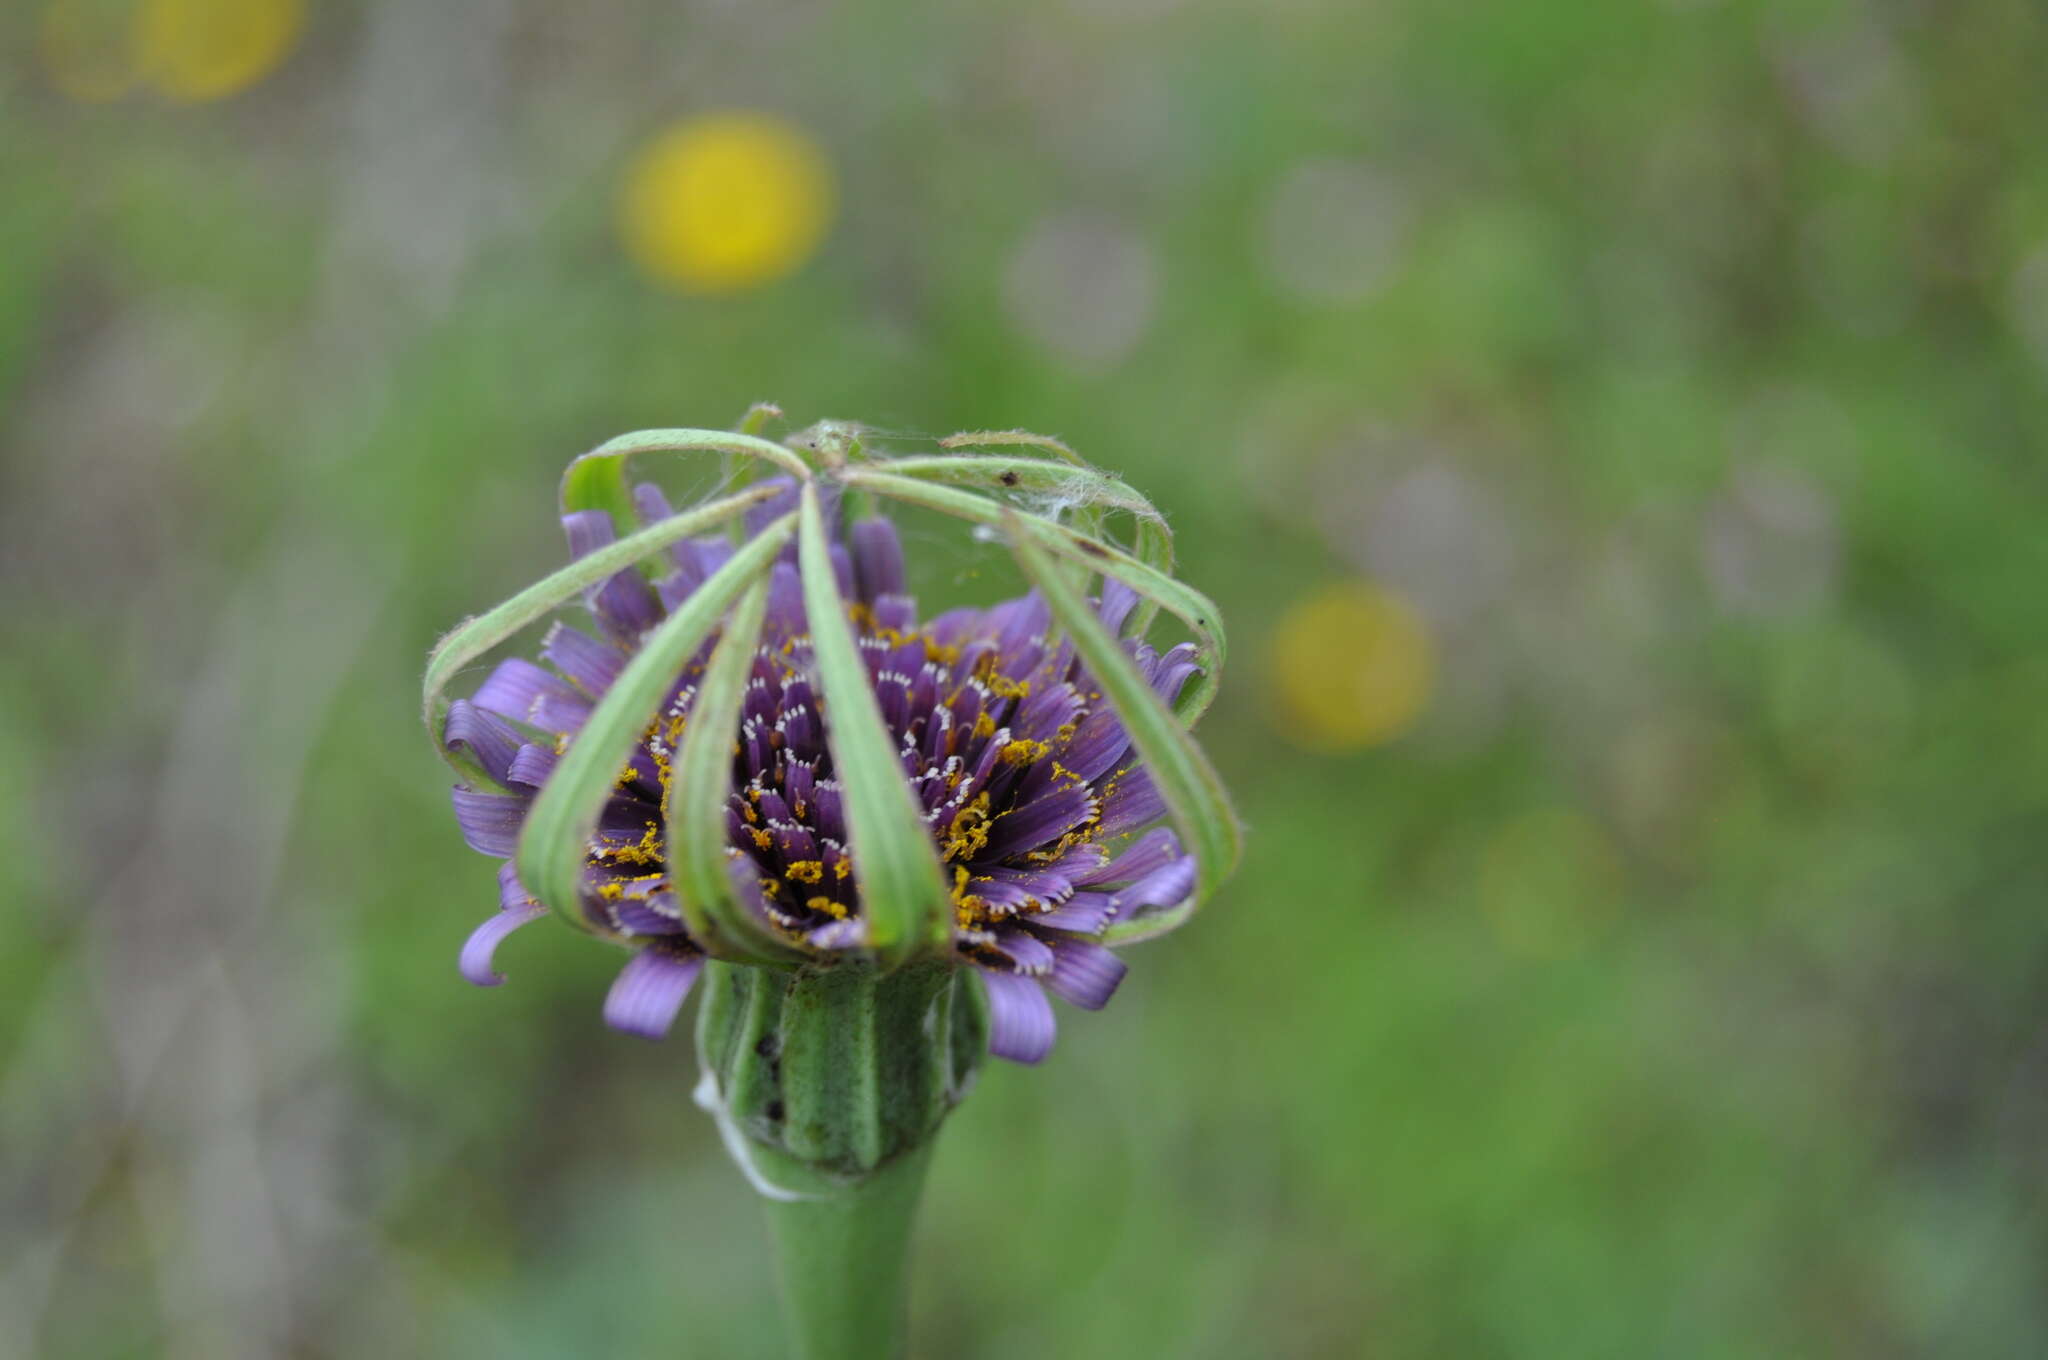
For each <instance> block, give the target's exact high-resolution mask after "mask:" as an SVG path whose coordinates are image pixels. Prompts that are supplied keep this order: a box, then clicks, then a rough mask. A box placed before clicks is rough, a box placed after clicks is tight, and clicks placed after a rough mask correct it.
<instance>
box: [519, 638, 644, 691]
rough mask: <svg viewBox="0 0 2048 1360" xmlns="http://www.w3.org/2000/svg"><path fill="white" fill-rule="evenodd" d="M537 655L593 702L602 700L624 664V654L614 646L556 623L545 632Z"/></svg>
mask: <svg viewBox="0 0 2048 1360" xmlns="http://www.w3.org/2000/svg"><path fill="white" fill-rule="evenodd" d="M540 654H541V655H542V656H544V657H546V658H547V660H548V663H549V664H550V665H552V666H553V667H554V668H555V669H556V670H558V671H560V672H561V673H562V674H564V675H566V676H568V677H569V678H570V679H571V680H573V681H575V682H576V684H577V685H578V686H579V687H580V688H581V689H582V690H583V692H584V693H585V694H588V695H590V696H591V697H592V698H593V699H595V698H600V697H602V696H603V694H604V692H605V691H606V690H608V689H610V688H611V687H612V681H614V680H616V679H618V678H619V672H620V671H621V670H623V669H624V668H625V665H626V656H625V653H623V652H621V651H620V650H619V649H618V648H617V647H614V646H613V645H612V644H611V643H609V642H599V641H598V640H597V639H596V638H594V637H592V636H591V635H590V634H588V633H586V632H584V631H583V630H581V629H579V628H571V627H570V626H569V625H568V624H566V623H558V624H556V625H555V626H554V627H552V628H550V629H548V635H547V640H546V641H544V642H542V643H541V645H540Z"/></svg>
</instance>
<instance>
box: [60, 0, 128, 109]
mask: <svg viewBox="0 0 2048 1360" xmlns="http://www.w3.org/2000/svg"><path fill="white" fill-rule="evenodd" d="M129 28H130V17H129V13H128V6H127V5H126V4H125V3H119V2H118V0H51V2H50V3H49V4H48V5H46V6H44V7H43V22H42V25H41V28H40V30H39V31H38V34H37V39H38V46H39V51H40V55H41V57H42V60H43V70H44V72H45V73H47V74H48V76H49V77H50V83H51V84H52V85H54V86H56V87H57V91H58V93H60V94H62V95H63V96H64V97H65V98H67V99H75V100H77V101H78V102H80V103H81V104H103V103H106V102H107V101H109V100H113V99H119V98H120V97H121V96H122V95H124V94H126V93H128V91H129V90H130V89H131V88H132V87H133V86H134V84H135V70H134V66H133V65H132V63H131V62H130V60H129V51H130V49H129V44H130V38H129Z"/></svg>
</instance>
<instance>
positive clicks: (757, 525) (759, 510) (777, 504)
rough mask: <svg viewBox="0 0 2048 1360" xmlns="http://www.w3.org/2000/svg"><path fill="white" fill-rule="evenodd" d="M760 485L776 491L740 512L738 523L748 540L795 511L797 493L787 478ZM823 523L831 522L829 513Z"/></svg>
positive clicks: (764, 482)
mask: <svg viewBox="0 0 2048 1360" xmlns="http://www.w3.org/2000/svg"><path fill="white" fill-rule="evenodd" d="M761 485H762V486H764V487H769V486H772V487H774V488H776V491H775V494H774V495H772V496H770V497H769V498H768V499H767V500H765V501H756V502H754V504H752V505H750V506H748V507H747V508H746V509H745V510H744V511H743V512H741V515H740V522H741V523H742V524H744V525H745V526H746V531H747V537H748V538H752V537H753V536H754V535H755V534H758V533H760V532H761V531H762V530H763V529H765V528H767V527H768V526H769V525H771V524H773V523H774V522H775V521H776V520H778V519H781V518H782V517H783V516H784V515H786V514H788V513H789V512H790V511H792V510H794V509H796V504H797V497H798V494H799V493H798V491H797V485H796V482H795V481H794V480H792V479H791V478H788V477H770V478H768V479H767V480H765V481H763V482H762V483H761ZM819 509H821V510H822V509H825V507H824V506H823V505H822V504H821V505H820V506H819ZM825 522H826V523H827V524H830V523H831V522H832V517H831V515H830V514H829V513H827V515H826V516H825Z"/></svg>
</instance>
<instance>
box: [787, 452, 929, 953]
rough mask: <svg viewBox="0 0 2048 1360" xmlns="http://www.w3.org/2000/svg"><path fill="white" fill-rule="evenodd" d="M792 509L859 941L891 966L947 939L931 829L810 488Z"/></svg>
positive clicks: (821, 515)
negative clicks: (862, 936) (855, 887)
mask: <svg viewBox="0 0 2048 1360" xmlns="http://www.w3.org/2000/svg"><path fill="white" fill-rule="evenodd" d="M801 514H802V519H803V523H802V527H801V528H800V529H799V531H798V535H797V553H798V561H799V564H800V566H801V568H802V571H803V583H804V612H805V614H806V616H807V617H808V618H809V621H810V629H811V649H812V652H813V656H814V664H815V665H816V667H817V672H818V687H819V692H820V694H821V695H822V697H823V699H824V710H825V739H826V741H827V743H828V744H829V745H830V747H831V749H832V767H833V769H834V771H835V772H836V774H837V777H838V779H839V787H840V800H841V802H842V803H843V804H844V805H845V808H846V821H847V831H848V833H849V838H850V839H851V840H852V842H853V844H852V846H851V850H852V854H853V869H854V874H855V876H856V879H857V881H858V883H859V885H860V900H861V909H862V911H863V912H864V913H865V915H866V917H867V922H868V945H869V948H870V949H871V950H872V951H873V952H874V955H875V958H876V960H877V962H879V963H880V964H881V966H882V967H883V968H884V969H892V968H895V967H897V966H898V965H899V964H902V963H904V962H905V961H906V960H908V959H910V958H912V957H914V956H915V955H917V954H919V953H921V952H923V951H924V950H926V949H927V948H931V949H933V950H936V949H939V948H943V947H944V946H945V945H946V944H947V943H948V942H949V941H950V940H951V938H952V931H953V901H952V896H951V894H950V893H949V892H948V891H947V888H946V882H945V879H944V877H943V876H942V875H941V874H940V872H939V860H938V854H937V852H936V851H935V849H934V848H933V845H932V834H931V828H930V827H929V826H928V825H926V823H925V819H924V814H923V813H922V812H920V811H919V810H918V806H917V800H916V799H915V798H913V797H912V796H911V793H910V784H909V783H908V781H907V780H905V778H904V776H903V763H902V761H901V760H899V759H898V758H897V754H896V743H895V742H894V741H893V740H892V739H891V738H890V736H889V729H888V728H887V727H886V726H885V725H884V724H883V722H882V710H881V706H880V705H879V704H877V703H876V702H875V692H874V687H873V685H872V683H871V682H870V681H869V679H868V669H867V664H866V663H865V662H864V661H862V660H861V656H860V648H859V646H858V645H856V643H855V642H854V637H853V630H852V628H851V627H850V626H849V625H848V623H847V619H846V608H845V605H844V604H843V603H842V602H841V600H840V598H839V585H838V582H837V580H836V578H835V577H834V576H833V573H832V555H831V550H830V548H829V547H828V546H827V544H826V539H825V517H824V514H823V512H822V511H821V510H820V509H819V508H818V493H817V488H816V487H814V486H812V485H810V484H808V483H806V484H805V486H804V492H803V507H802V510H801Z"/></svg>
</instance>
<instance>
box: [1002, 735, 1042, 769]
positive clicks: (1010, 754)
mask: <svg viewBox="0 0 2048 1360" xmlns="http://www.w3.org/2000/svg"><path fill="white" fill-rule="evenodd" d="M1051 750H1052V745H1051V743H1049V742H1043V741H1013V742H1009V743H1007V744H1005V745H1004V747H1003V750H1002V761H1003V763H1004V764H1005V765H1029V764H1030V763H1031V762H1032V761H1034V760H1039V759H1042V758H1043V757H1044V756H1045V755H1046V754H1047V753H1048V752H1050V751H1051Z"/></svg>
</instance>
